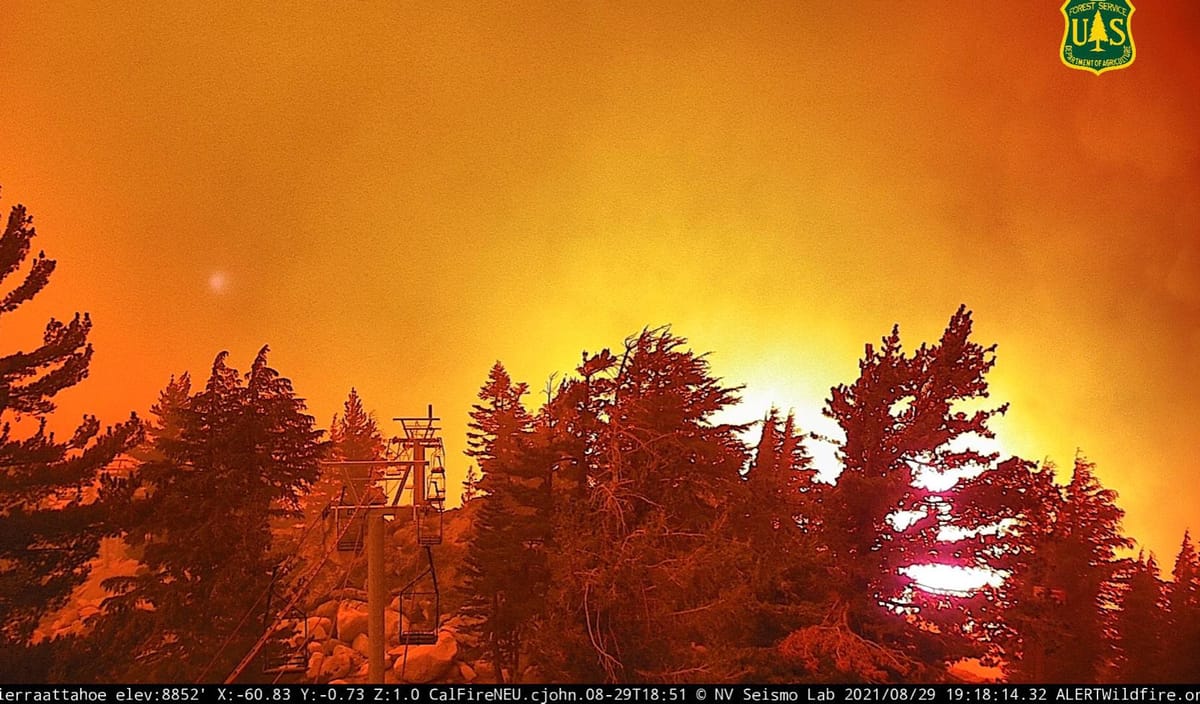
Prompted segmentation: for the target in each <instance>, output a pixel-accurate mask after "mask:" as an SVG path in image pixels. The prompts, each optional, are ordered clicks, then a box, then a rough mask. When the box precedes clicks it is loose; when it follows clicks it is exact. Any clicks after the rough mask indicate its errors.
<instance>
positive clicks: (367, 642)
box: [350, 633, 371, 658]
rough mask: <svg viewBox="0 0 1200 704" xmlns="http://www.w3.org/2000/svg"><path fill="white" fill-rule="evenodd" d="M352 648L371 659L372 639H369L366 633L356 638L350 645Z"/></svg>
mask: <svg viewBox="0 0 1200 704" xmlns="http://www.w3.org/2000/svg"><path fill="white" fill-rule="evenodd" d="M350 647H351V648H353V649H354V650H355V651H356V652H358V653H360V654H362V655H364V656H366V657H368V658H369V657H371V639H370V638H368V637H367V634H366V633H359V634H358V635H357V636H354V642H353V643H351V644H350Z"/></svg>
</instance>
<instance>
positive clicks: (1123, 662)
mask: <svg viewBox="0 0 1200 704" xmlns="http://www.w3.org/2000/svg"><path fill="white" fill-rule="evenodd" d="M1124 578H1125V580H1126V581H1127V587H1126V590H1125V593H1124V595H1123V597H1122V598H1121V610H1120V612H1119V613H1118V614H1117V618H1116V624H1115V630H1116V634H1117V638H1118V641H1117V643H1118V646H1119V649H1120V659H1119V662H1118V664H1117V667H1116V676H1117V679H1118V680H1119V681H1121V682H1128V683H1134V682H1161V681H1162V679H1163V677H1164V676H1165V672H1164V670H1163V664H1164V661H1165V660H1166V659H1167V658H1166V657H1165V656H1166V653H1164V652H1163V642H1164V639H1165V638H1166V637H1167V633H1168V624H1167V618H1166V611H1165V609H1164V606H1165V604H1164V603H1163V584H1162V580H1161V579H1159V576H1158V563H1157V562H1155V560H1154V555H1150V556H1149V557H1145V558H1144V557H1143V556H1142V555H1140V554H1139V555H1138V557H1137V559H1136V560H1131V561H1128V564H1127V567H1126V570H1125V575H1124Z"/></svg>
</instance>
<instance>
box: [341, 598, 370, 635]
mask: <svg viewBox="0 0 1200 704" xmlns="http://www.w3.org/2000/svg"><path fill="white" fill-rule="evenodd" d="M366 632H367V605H366V604H365V603H363V602H361V601H343V602H342V604H341V606H339V607H338V612H337V637H338V640H340V641H343V642H346V643H353V642H354V637H355V636H357V635H358V634H359V633H366Z"/></svg>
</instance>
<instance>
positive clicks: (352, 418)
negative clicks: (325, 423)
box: [329, 388, 384, 461]
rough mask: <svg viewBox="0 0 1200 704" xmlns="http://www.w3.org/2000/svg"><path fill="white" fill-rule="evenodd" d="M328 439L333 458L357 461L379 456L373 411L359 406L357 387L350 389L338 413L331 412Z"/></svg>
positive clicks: (379, 437)
mask: <svg viewBox="0 0 1200 704" xmlns="http://www.w3.org/2000/svg"><path fill="white" fill-rule="evenodd" d="M329 438H330V441H331V449H332V452H333V457H334V459H339V460H359V461H361V460H376V459H379V458H380V457H383V450H384V443H383V433H381V432H380V430H379V423H378V421H376V420H375V414H374V413H368V412H367V410H366V409H365V408H364V407H363V402H362V399H361V398H359V395H358V390H357V389H353V388H352V389H350V395H349V396H348V397H347V398H346V402H345V404H343V406H342V414H341V415H340V416H339V415H337V414H334V416H333V423H331V424H330V426H329Z"/></svg>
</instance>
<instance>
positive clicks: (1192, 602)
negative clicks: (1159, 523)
mask: <svg viewBox="0 0 1200 704" xmlns="http://www.w3.org/2000/svg"><path fill="white" fill-rule="evenodd" d="M1167 608H1168V616H1167V622H1168V624H1169V629H1168V631H1167V636H1166V639H1165V640H1166V642H1165V643H1164V652H1165V653H1167V654H1168V657H1167V658H1166V659H1165V660H1164V664H1165V666H1166V668H1165V669H1166V672H1165V673H1164V680H1165V681H1167V682H1178V683H1188V682H1197V681H1200V554H1198V553H1197V550H1196V546H1195V544H1194V543H1193V542H1192V538H1191V533H1190V532H1184V534H1183V543H1182V544H1181V545H1180V547H1179V554H1178V555H1176V557H1175V565H1174V567H1173V568H1172V570H1171V584H1170V585H1169V586H1168V587H1167Z"/></svg>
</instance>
